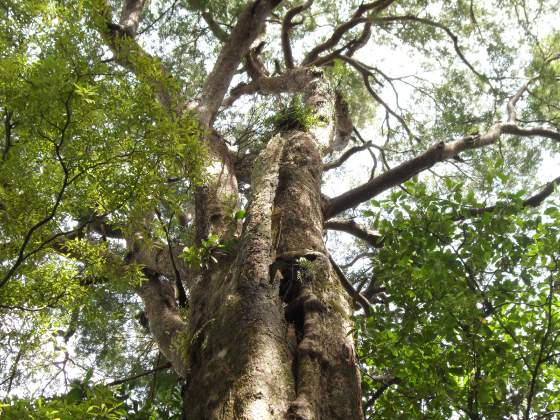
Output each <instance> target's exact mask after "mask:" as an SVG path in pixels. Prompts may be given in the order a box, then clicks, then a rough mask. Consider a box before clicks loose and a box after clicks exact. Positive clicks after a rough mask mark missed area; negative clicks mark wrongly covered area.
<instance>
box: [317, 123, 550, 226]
mask: <svg viewBox="0 0 560 420" xmlns="http://www.w3.org/2000/svg"><path fill="white" fill-rule="evenodd" d="M502 134H515V135H518V136H526V137H530V136H540V137H545V138H550V139H553V140H556V141H560V133H557V132H555V131H552V130H548V129H545V128H521V127H519V126H517V125H516V124H513V123H496V124H494V126H492V127H491V128H490V130H488V131H487V132H486V133H484V134H482V135H479V134H477V135H470V136H466V137H463V138H462V139H459V140H455V141H451V142H449V143H444V142H441V143H438V144H436V145H434V146H432V147H430V148H429V149H428V150H427V151H426V152H424V153H423V154H421V155H419V156H417V157H415V158H413V159H410V160H408V161H406V162H403V163H401V164H400V165H399V166H396V167H394V168H392V169H390V170H388V171H387V172H384V173H383V174H381V175H379V176H377V177H375V178H373V179H372V180H371V181H369V182H367V183H365V184H362V185H360V186H359V187H356V188H354V189H352V190H350V191H347V192H345V193H344V194H341V195H339V196H338V197H335V198H333V199H330V200H327V202H326V203H325V206H324V216H325V219H329V218H331V217H333V216H335V215H337V214H339V213H341V212H343V211H344V210H347V209H349V208H352V207H355V206H357V205H358V204H360V203H363V202H364V201H367V200H369V199H371V198H373V197H375V196H376V195H378V194H380V193H382V192H383V191H386V190H388V189H389V188H392V187H394V186H397V185H400V184H402V183H403V182H405V181H407V180H409V179H410V178H412V177H413V176H415V175H417V174H418V173H420V172H422V171H424V170H426V169H429V168H431V167H432V166H433V165H435V164H436V163H437V162H442V161H444V160H447V159H450V158H452V157H454V156H457V155H458V154H459V153H461V152H463V151H465V150H469V149H477V148H482V147H485V146H489V145H491V144H494V143H496V142H497V141H498V139H499V138H500V137H501V136H502Z"/></svg>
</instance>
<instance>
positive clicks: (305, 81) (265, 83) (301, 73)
mask: <svg viewBox="0 0 560 420" xmlns="http://www.w3.org/2000/svg"><path fill="white" fill-rule="evenodd" d="M319 76H320V74H319V73H317V72H314V71H313V70H311V69H309V68H301V67H298V68H296V69H292V70H288V71H286V72H284V73H282V74H280V75H278V76H273V77H268V76H265V75H261V76H258V77H257V78H254V79H253V80H252V81H251V82H249V83H241V84H239V85H237V86H236V87H234V88H233V89H232V90H231V92H230V95H229V97H227V98H226V99H225V100H224V107H229V106H231V105H233V103H234V102H235V101H236V100H237V99H239V98H240V97H241V96H243V95H249V94H254V93H260V94H263V95H279V94H280V93H297V92H301V91H303V90H304V89H305V88H306V87H307V86H308V85H309V84H310V83H311V82H313V81H314V80H315V79H316V78H317V77H319Z"/></svg>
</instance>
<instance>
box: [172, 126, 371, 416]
mask: <svg viewBox="0 0 560 420" xmlns="http://www.w3.org/2000/svg"><path fill="white" fill-rule="evenodd" d="M321 167H322V164H321V157H320V154H319V147H318V143H317V141H316V139H315V138H314V137H313V136H312V135H311V134H309V133H304V132H299V131H291V132H286V133H282V134H279V135H277V136H276V137H274V138H273V139H272V140H270V141H269V142H268V144H267V145H266V147H265V148H264V149H263V150H262V151H261V153H260V154H259V156H258V158H257V159H256V160H255V163H254V164H253V172H252V180H251V181H252V182H251V199H250V202H249V205H248V209H247V217H246V220H245V224H244V227H243V231H242V233H241V236H240V238H239V242H238V244H237V245H236V249H235V250H234V251H233V252H230V253H228V254H227V255H226V254H223V255H222V254H220V255H216V259H217V260H218V262H217V263H214V264H211V265H210V266H209V267H208V269H206V270H204V271H203V272H202V273H200V275H199V276H198V278H197V279H196V280H195V281H194V284H191V297H190V310H189V316H188V323H189V325H188V329H187V331H188V333H187V338H186V340H185V343H183V344H184V350H183V351H184V353H185V356H186V358H187V359H188V362H187V375H186V377H187V385H186V387H185V391H184V413H185V416H186V418H188V419H218V418H220V419H285V418H291V419H309V420H311V419H361V418H363V415H362V411H361V392H360V379H359V372H358V368H357V361H356V356H355V353H354V347H353V341H352V337H351V336H350V335H349V332H350V329H351V327H352V324H351V321H350V314H351V306H350V303H349V300H348V298H347V296H346V294H345V291H344V289H343V288H342V286H341V285H340V283H339V281H338V278H337V276H336V274H335V272H334V271H333V269H332V267H331V265H330V262H329V258H328V254H327V251H326V249H325V244H324V241H323V215H322V210H321V197H320V180H321ZM231 176H232V177H233V175H231ZM224 179H225V180H226V183H227V182H230V183H231V179H230V177H225V178H223V177H222V180H218V179H217V178H214V180H215V181H216V182H218V183H220V182H222V181H223V180H224ZM227 179H229V181H227ZM216 185H217V184H216ZM230 185H231V184H230ZM218 191H220V188H216V186H215V187H208V188H205V189H204V190H201V191H199V197H198V198H197V204H203V203H204V202H206V203H212V204H211V208H212V209H213V210H212V211H213V214H221V213H223V210H220V205H223V206H227V205H230V204H228V203H230V201H229V202H228V200H227V199H224V195H223V194H222V195H221V196H220V194H219V193H218ZM220 203H222V204H220ZM201 211H203V210H201ZM208 217H209V218H207V219H205V220H207V222H206V223H205V226H209V227H207V228H206V232H208V231H213V227H212V226H211V225H212V224H213V223H214V222H218V218H217V217H214V218H213V219H212V214H210V216H208ZM210 219H212V220H210ZM223 220H225V219H223V218H222V219H220V221H223ZM220 223H222V222H220ZM230 223H236V222H235V221H234V220H232V221H230ZM232 230H235V228H229V229H228V228H226V227H224V226H223V225H222V227H221V231H222V232H231V231H232Z"/></svg>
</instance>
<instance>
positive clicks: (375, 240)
mask: <svg viewBox="0 0 560 420" xmlns="http://www.w3.org/2000/svg"><path fill="white" fill-rule="evenodd" d="M324 228H325V229H329V230H338V231H340V232H346V233H349V234H350V235H354V236H355V237H356V238H359V239H361V240H362V241H364V242H366V243H367V244H369V245H370V246H372V247H373V248H381V247H382V246H383V238H382V236H381V235H379V234H378V233H376V232H373V231H371V230H369V229H365V228H363V227H361V226H360V225H359V224H357V223H356V222H355V221H354V220H344V219H331V220H329V221H327V222H325V224H324Z"/></svg>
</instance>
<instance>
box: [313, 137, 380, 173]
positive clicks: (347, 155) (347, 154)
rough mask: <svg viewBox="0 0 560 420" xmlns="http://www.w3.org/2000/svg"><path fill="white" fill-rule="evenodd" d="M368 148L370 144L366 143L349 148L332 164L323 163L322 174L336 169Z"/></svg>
mask: <svg viewBox="0 0 560 420" xmlns="http://www.w3.org/2000/svg"><path fill="white" fill-rule="evenodd" d="M370 146H371V142H367V143H365V144H363V145H361V146H354V147H351V148H350V149H348V150H347V151H346V152H344V153H343V154H342V155H341V156H340V157H339V158H338V159H336V160H333V161H332V162H327V163H323V172H324V171H329V170H331V169H335V168H338V167H339V166H341V165H342V164H343V163H344V162H346V161H347V160H348V159H350V157H352V156H353V155H354V154H356V153H358V152H361V151H362V150H365V149H367V148H368V147H370Z"/></svg>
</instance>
